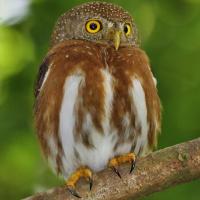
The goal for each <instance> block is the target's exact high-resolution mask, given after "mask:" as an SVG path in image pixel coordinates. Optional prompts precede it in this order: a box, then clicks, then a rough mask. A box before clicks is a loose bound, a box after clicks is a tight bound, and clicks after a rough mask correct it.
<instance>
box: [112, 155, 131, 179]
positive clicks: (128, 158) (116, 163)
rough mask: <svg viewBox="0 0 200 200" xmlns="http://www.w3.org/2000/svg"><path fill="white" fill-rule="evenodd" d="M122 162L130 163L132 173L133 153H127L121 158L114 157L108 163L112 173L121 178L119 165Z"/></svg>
mask: <svg viewBox="0 0 200 200" xmlns="http://www.w3.org/2000/svg"><path fill="white" fill-rule="evenodd" d="M124 162H130V163H131V170H130V173H131V172H132V171H133V169H134V167H135V155H134V154H133V153H129V154H126V155H123V156H119V157H115V158H113V159H112V160H111V161H110V162H109V165H108V166H109V167H112V168H113V169H114V171H115V172H116V173H117V175H118V176H119V177H120V178H121V176H120V174H119V164H120V163H124Z"/></svg>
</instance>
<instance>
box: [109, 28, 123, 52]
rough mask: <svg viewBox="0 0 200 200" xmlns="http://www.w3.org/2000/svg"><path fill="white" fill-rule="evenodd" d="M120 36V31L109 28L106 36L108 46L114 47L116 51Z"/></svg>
mask: <svg viewBox="0 0 200 200" xmlns="http://www.w3.org/2000/svg"><path fill="white" fill-rule="evenodd" d="M121 35H122V31H121V30H116V29H114V28H110V30H109V31H108V34H107V36H106V38H107V40H108V42H109V44H110V45H111V46H113V47H115V49H116V51H117V50H118V49H119V45H120V40H121V39H120V37H121Z"/></svg>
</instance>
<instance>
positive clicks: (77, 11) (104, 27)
mask: <svg viewBox="0 0 200 200" xmlns="http://www.w3.org/2000/svg"><path fill="white" fill-rule="evenodd" d="M66 40H85V41H91V42H97V43H101V42H103V43H108V44H109V45H111V46H113V47H115V48H116V50H117V49H118V48H119V46H120V45H132V46H138V45H139V39H138V34H137V29H136V26H135V23H134V20H133V18H132V17H131V15H130V14H129V13H128V12H127V11H125V10H124V9H123V8H121V7H119V6H116V5H114V4H111V3H105V2H89V3H85V4H83V5H80V6H77V7H75V8H72V9H71V10H69V11H68V12H66V13H65V14H63V15H62V16H61V17H60V18H59V19H58V21H57V23H56V25H55V28H54V31H53V34H52V37H51V45H50V48H52V47H54V46H55V45H57V44H60V43H61V42H64V41H66Z"/></svg>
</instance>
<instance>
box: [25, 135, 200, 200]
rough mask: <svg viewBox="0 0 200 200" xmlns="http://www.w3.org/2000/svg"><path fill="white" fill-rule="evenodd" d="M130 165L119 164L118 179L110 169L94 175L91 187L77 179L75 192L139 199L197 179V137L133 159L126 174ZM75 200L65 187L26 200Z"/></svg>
mask: <svg viewBox="0 0 200 200" xmlns="http://www.w3.org/2000/svg"><path fill="white" fill-rule="evenodd" d="M129 171H130V163H124V164H122V165H120V174H121V177H122V179H120V178H119V177H118V176H117V174H116V173H114V171H113V170H112V169H105V170H103V171H100V172H98V173H96V174H94V177H93V181H94V182H93V188H92V191H91V192H90V191H89V184H88V183H87V182H86V180H85V179H80V180H79V181H78V182H77V184H76V191H78V192H77V193H78V194H79V195H80V196H81V197H82V199H88V200H91V199H96V200H98V199H107V200H109V199H116V200H119V199H126V198H128V197H132V199H139V198H142V197H145V196H148V195H150V194H153V193H155V192H158V191H162V190H166V189H168V188H170V187H174V186H176V185H180V184H182V183H187V182H190V181H193V180H196V179H198V178H200V138H198V139H196V140H193V141H189V142H185V143H182V144H178V145H175V146H172V147H168V148H165V149H162V150H160V151H156V152H154V153H151V154H148V155H147V156H145V157H142V158H136V167H135V169H134V171H133V172H132V173H131V174H129ZM52 199H57V200H67V199H69V200H72V199H74V200H77V199H78V198H76V197H74V196H72V195H71V194H70V192H69V191H68V189H67V188H66V186H65V185H62V186H59V187H56V188H52V189H49V190H47V191H45V192H42V193H39V194H36V195H34V196H32V197H29V198H26V199H25V200H52Z"/></svg>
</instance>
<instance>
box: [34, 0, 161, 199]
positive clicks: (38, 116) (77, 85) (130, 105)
mask: <svg viewBox="0 0 200 200" xmlns="http://www.w3.org/2000/svg"><path fill="white" fill-rule="evenodd" d="M160 110H161V105H160V100H159V97H158V94H157V89H156V80H155V78H154V76H153V73H152V71H151V66H150V64H149V59H148V57H147V55H146V54H145V52H144V51H142V50H141V49H140V48H139V38H138V33H137V29H136V26H135V22H134V20H133V18H132V17H131V15H130V14H129V13H128V12H127V11H125V10H124V9H122V8H121V7H119V6H116V5H114V4H111V3H104V2H90V3H85V4H83V5H81V6H78V7H75V8H73V9H71V10H69V11H68V12H66V13H65V14H63V15H62V16H61V17H60V18H59V19H58V21H57V23H56V25H55V28H54V31H53V34H52V37H51V43H50V50H49V52H48V53H47V55H46V57H45V58H44V60H43V62H42V64H41V65H40V67H39V70H38V78H37V81H36V85H35V104H34V114H35V125H36V131H37V136H38V139H39V142H40V145H41V149H42V152H43V154H44V156H45V158H46V160H47V162H48V163H49V165H50V167H51V168H52V169H53V171H54V172H55V173H57V174H59V175H61V176H62V177H64V179H65V180H66V181H67V183H66V184H67V187H68V188H69V190H70V191H71V193H72V194H73V195H75V196H77V197H79V196H78V195H77V193H76V192H75V183H76V181H77V180H78V179H79V178H80V177H85V178H86V179H87V180H88V181H89V182H90V188H91V187H92V171H94V172H97V171H100V170H102V169H104V168H106V166H109V167H112V168H113V169H114V170H115V172H116V173H117V174H118V175H119V176H120V174H119V163H122V162H128V161H129V162H130V163H131V171H132V170H133V168H134V165H135V155H138V156H141V155H144V154H146V153H148V152H149V151H151V150H152V149H153V147H154V145H155V144H156V142H157V133H158V132H159V131H160V126H161V113H160Z"/></svg>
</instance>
